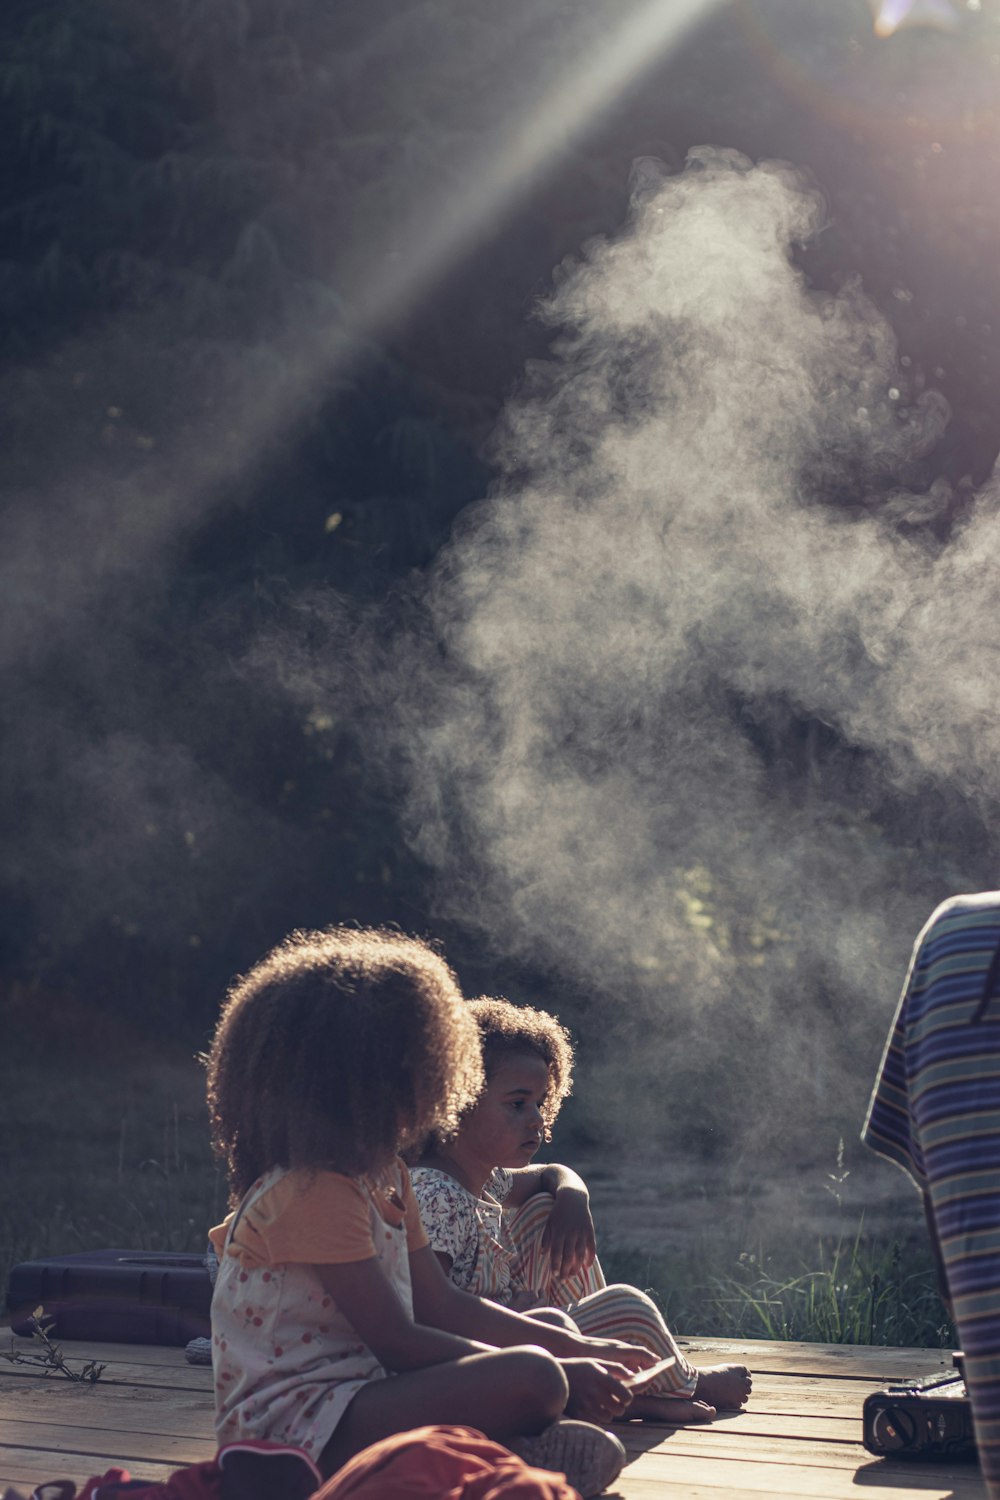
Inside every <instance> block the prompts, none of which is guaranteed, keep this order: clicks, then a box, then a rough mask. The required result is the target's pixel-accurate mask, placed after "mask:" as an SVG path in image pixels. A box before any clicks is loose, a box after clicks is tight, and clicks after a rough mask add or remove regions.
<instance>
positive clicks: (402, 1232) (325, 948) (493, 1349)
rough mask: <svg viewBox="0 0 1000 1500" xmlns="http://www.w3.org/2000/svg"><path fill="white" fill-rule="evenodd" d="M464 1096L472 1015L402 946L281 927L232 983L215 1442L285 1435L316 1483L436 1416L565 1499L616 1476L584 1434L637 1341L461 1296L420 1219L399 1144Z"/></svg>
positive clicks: (212, 1109) (449, 981)
mask: <svg viewBox="0 0 1000 1500" xmlns="http://www.w3.org/2000/svg"><path fill="white" fill-rule="evenodd" d="M481 1083H482V1071H481V1064H480V1057H479V1037H478V1032H477V1029H476V1026H475V1023H474V1021H473V1019H472V1016H471V1013H470V1012H469V1011H468V1009H467V1007H466V1005H465V1003H464V1001H463V1000H462V997H461V995H460V994H459V992H458V989H457V987H456V984H455V981H454V978H453V976H452V974H451V972H450V971H449V969H448V968H447V966H446V965H445V963H444V962H443V961H442V960H441V959H440V958H439V957H437V955H436V954H434V953H433V952H432V951H431V950H430V949H429V948H427V947H426V946H425V945H424V944H423V943H420V942H418V941H416V940H414V939H410V938H406V937H402V936H399V935H397V934H394V933H388V932H374V931H356V930H347V929H343V930H331V931H328V932H307V933H296V934H293V936H292V937H290V938H289V939H287V940H286V942H285V943H283V944H282V945H281V946H280V947H278V948H277V949H275V950H274V952H272V953H270V954H269V955H268V956H267V957H266V958H264V959H263V960H262V961H261V962H260V963H259V964H257V965H256V967H255V968H254V969H252V970H251V971H250V973H249V974H248V975H247V976H246V977H245V978H244V979H242V980H239V981H238V982H237V983H236V984H235V986H234V987H233V989H232V990H231V991H230V993H229V996H228V998H227V1000H226V1003H225V1005H224V1008H223V1011H222V1015H221V1018H220V1020H219V1024H218V1028H217V1030H216V1034H215V1039H214V1042H213V1045H212V1048H211V1052H210V1054H209V1057H208V1101H209V1113H210V1118H211V1123H212V1134H213V1143H214V1145H215V1147H216V1150H217V1151H218V1152H219V1153H220V1154H221V1155H222V1156H223V1158H224V1159H225V1162H226V1166H227V1169H228V1174H229V1182H230V1202H231V1206H232V1209H233V1212H231V1213H230V1215H229V1217H228V1219H227V1220H226V1223H225V1224H224V1225H221V1226H219V1227H218V1228H217V1229H214V1230H213V1231H212V1241H213V1243H214V1245H215V1246H216V1248H217V1250H218V1252H219V1256H220V1266H219V1272H218V1276H217V1279H216V1285H215V1293H214V1297H213V1301H212V1332H213V1344H214V1359H213V1364H214V1372H215V1395H216V1431H217V1433H218V1436H219V1439H220V1441H224V1442H230V1441H233V1440H237V1439H239V1440H246V1439H253V1438H264V1439H271V1440H273V1441H276V1442H282V1443H288V1444H292V1445H295V1446H298V1447H301V1448H303V1449H305V1451H306V1452H307V1453H308V1454H309V1455H310V1456H311V1457H312V1458H313V1459H314V1460H315V1461H316V1462H317V1463H318V1465H319V1467H320V1469H321V1470H322V1472H323V1473H324V1474H330V1473H332V1472H333V1471H334V1470H335V1469H337V1468H338V1467H339V1466H340V1465H341V1464H343V1463H344V1462H345V1461H346V1459H348V1458H349V1457H350V1456H351V1455H352V1454H354V1453H356V1452H358V1451H359V1450H360V1449H362V1448H364V1447H367V1446H368V1445H369V1444H370V1443H372V1442H374V1441H376V1440H377V1439H379V1438H382V1437H385V1436H387V1435H389V1434H391V1433H395V1432H400V1431H403V1430H406V1429H409V1428H413V1427H420V1426H425V1425H433V1424H441V1423H444V1424H456V1425H463V1426H470V1427H475V1428H478V1429H479V1430H480V1431H481V1432H483V1433H485V1434H486V1435H487V1436H489V1437H492V1438H494V1439H498V1440H499V1441H501V1442H503V1443H506V1444H507V1446H508V1447H511V1448H513V1449H514V1450H515V1451H516V1452H518V1453H519V1454H520V1455H521V1456H522V1457H523V1458H525V1459H526V1460H527V1461H528V1462H529V1463H532V1464H534V1465H536V1466H538V1467H540V1468H552V1469H561V1470H563V1472H565V1473H566V1474H567V1477H568V1478H569V1481H570V1483H571V1484H573V1485H574V1486H575V1487H576V1488H577V1489H578V1490H580V1491H581V1492H582V1493H583V1494H584V1495H591V1494H595V1493H597V1492H599V1491H600V1490H601V1489H602V1488H603V1487H604V1485H605V1484H607V1483H609V1482H610V1481H611V1479H613V1478H614V1477H615V1475H616V1474H617V1473H618V1471H619V1469H620V1468H621V1465H622V1463H623V1461H624V1450H623V1449H622V1447H621V1444H620V1443H619V1442H618V1440H617V1439H616V1438H615V1437H613V1436H612V1434H610V1433H607V1432H604V1431H603V1430H602V1427H601V1426H595V1425H590V1424H591V1423H594V1422H600V1423H601V1424H602V1425H603V1424H604V1423H605V1422H606V1421H609V1420H611V1419H612V1418H613V1417H614V1416H616V1415H618V1414H619V1413H620V1412H621V1411H623V1410H625V1409H626V1408H627V1406H628V1404H629V1400H630V1394H631V1393H630V1391H629V1389H628V1388H627V1386H626V1385H625V1384H624V1380H625V1379H626V1378H627V1376H628V1373H629V1371H630V1370H637V1369H641V1368H643V1367H645V1366H648V1365H649V1364H650V1362H651V1361H650V1356H649V1354H648V1353H647V1352H646V1350H645V1349H638V1348H635V1347H633V1346H630V1345H627V1344H623V1343H621V1342H615V1341H608V1340H602V1339H590V1338H586V1337H583V1336H581V1335H580V1334H579V1333H578V1332H576V1331H575V1330H572V1331H570V1330H566V1329H556V1328H553V1327H548V1328H546V1327H543V1326H542V1325H541V1324H538V1323H536V1322H532V1321H530V1320H528V1319H526V1318H524V1317H523V1316H521V1315H520V1314H518V1313H515V1312H511V1311H508V1310H506V1309H504V1308H500V1307H498V1306H495V1305H493V1304H491V1303H488V1302H483V1301H481V1300H480V1299H478V1298H476V1297H471V1296H468V1295H466V1294H465V1293H462V1292H461V1291H459V1290H458V1289H457V1288H456V1287H454V1286H453V1285H452V1284H451V1283H450V1282H449V1281H448V1280H447V1278H446V1277H445V1276H444V1274H443V1272H442V1270H441V1267H440V1265H439V1264H438V1261H437V1259H436V1257H435V1255H434V1253H433V1251H431V1249H430V1248H429V1246H428V1244H427V1238H426V1235H425V1234H424V1231H423V1229H422V1228H421V1225H420V1218H419V1214H418V1212H417V1208H416V1204H415V1203H414V1200H413V1194H412V1189H411V1187H410V1182H409V1177H408V1175H407V1171H406V1168H405V1167H404V1166H403V1164H402V1162H401V1160H400V1158H399V1154H398V1153H399V1151H400V1148H401V1147H404V1146H406V1145H408V1144H412V1143H413V1142H414V1141H415V1140H417V1139H423V1138H424V1137H425V1136H426V1133H427V1131H428V1130H431V1129H433V1130H437V1131H442V1132H444V1133H446V1134H447V1133H448V1132H449V1131H450V1130H451V1129H453V1128H454V1126H455V1124H456V1122H457V1119H458V1116H459V1113H460V1112H461V1111H462V1110H463V1109H465V1108H466V1107H467V1106H468V1105H469V1104H470V1102H471V1101H472V1100H473V1099H474V1098H475V1096H476V1094H477V1093H478V1091H479V1088H480V1086H481ZM515 1346H521V1347H515ZM525 1346H532V1347H525ZM553 1356H555V1357H553ZM387 1377H390V1378H387ZM565 1410H568V1411H569V1412H570V1414H571V1415H573V1416H577V1417H582V1418H585V1419H587V1420H585V1421H560V1420H559V1418H560V1417H561V1416H562V1414H563V1412H564V1411H565Z"/></svg>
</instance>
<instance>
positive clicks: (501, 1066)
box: [459, 1052, 549, 1167]
mask: <svg viewBox="0 0 1000 1500" xmlns="http://www.w3.org/2000/svg"><path fill="white" fill-rule="evenodd" d="M548 1091H549V1070H548V1065H547V1064H546V1063H545V1061H544V1060H543V1059H542V1058H541V1057H539V1056H538V1055H537V1053H534V1052H511V1053H507V1054H505V1055H503V1056H501V1058H500V1061H499V1062H498V1063H497V1066H496V1067H495V1068H494V1070H493V1073H492V1074H491V1076H490V1079H489V1081H488V1083H487V1085H486V1089H485V1091H484V1093H483V1094H482V1095H481V1097H480V1099H479V1102H478V1103H477V1104H476V1106H475V1108H474V1109H472V1110H470V1112H469V1114H468V1115H466V1117H465V1120H464V1121H463V1123H462V1127H461V1129H460V1130H459V1139H460V1140H461V1141H462V1143H463V1145H465V1146H467V1147H470V1148H471V1149H472V1150H473V1151H474V1152H475V1153H476V1155H477V1157H479V1159H480V1160H481V1161H482V1162H485V1163H488V1164H489V1165H490V1167H526V1166H527V1165H528V1163H529V1162H530V1161H531V1158H532V1157H533V1156H534V1154H535V1152H536V1151H537V1150H538V1148H539V1146H540V1145H541V1144H542V1137H543V1133H544V1130H545V1122H544V1120H543V1119H542V1105H543V1104H544V1103H545V1099H546V1096H547V1094H548Z"/></svg>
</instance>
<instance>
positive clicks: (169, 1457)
mask: <svg viewBox="0 0 1000 1500" xmlns="http://www.w3.org/2000/svg"><path fill="white" fill-rule="evenodd" d="M0 1444H5V1445H6V1446H7V1447H8V1448H13V1449H15V1450H16V1449H17V1448H19V1447H21V1446H26V1447H31V1448H48V1449H50V1451H51V1452H52V1453H65V1454H86V1455H87V1456H89V1457H93V1458H101V1459H104V1460H106V1463H105V1467H107V1464H108V1463H121V1464H124V1466H125V1467H126V1468H127V1467H128V1464H127V1460H128V1459H144V1458H155V1459H158V1460H160V1461H161V1462H162V1463H173V1464H174V1465H175V1466H178V1467H179V1466H180V1465H181V1464H194V1463H200V1462H201V1460H202V1459H205V1458H212V1457H214V1455H215V1450H216V1445H215V1439H214V1438H212V1437H197V1436H192V1435H178V1434H177V1433H171V1432H151V1431H150V1430H149V1429H148V1428H141V1427H140V1428H137V1429H136V1430H134V1431H128V1430H125V1429H121V1428H117V1427H111V1428H101V1427H98V1428H94V1427H90V1426H82V1425H76V1424H73V1423H69V1422H27V1421H25V1420H24V1419H23V1418H21V1419H20V1420H18V1421H11V1420H9V1419H8V1418H6V1417H0Z"/></svg>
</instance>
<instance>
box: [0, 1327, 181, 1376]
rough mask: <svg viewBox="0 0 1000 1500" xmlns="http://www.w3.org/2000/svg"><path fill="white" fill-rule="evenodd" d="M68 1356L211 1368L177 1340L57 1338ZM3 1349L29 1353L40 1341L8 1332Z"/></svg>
mask: <svg viewBox="0 0 1000 1500" xmlns="http://www.w3.org/2000/svg"><path fill="white" fill-rule="evenodd" d="M55 1342H56V1343H57V1344H58V1345H59V1347H60V1348H61V1349H62V1351H63V1353H64V1354H65V1356H66V1358H67V1360H69V1362H70V1363H71V1364H73V1365H76V1364H85V1363H86V1362H87V1360H89V1359H96V1360H99V1361H100V1362H101V1364H108V1363H110V1364H125V1365H157V1366H162V1367H165V1368H167V1369H172V1370H197V1369H207V1368H208V1366H206V1365H190V1364H188V1362H187V1360H186V1359H185V1357H184V1350H183V1349H180V1348H178V1347H177V1346H176V1345H173V1344H102V1343H100V1342H98V1341H96V1340H94V1339H56V1341H55ZM0 1343H2V1348H3V1349H5V1350H6V1349H14V1350H15V1351H18V1350H19V1351H21V1352H22V1353H25V1354H37V1353H38V1352H39V1345H38V1342H37V1341H36V1340H35V1339H21V1338H15V1337H14V1336H13V1335H8V1336H7V1337H6V1338H5V1339H2V1340H0Z"/></svg>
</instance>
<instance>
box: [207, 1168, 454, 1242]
mask: <svg viewBox="0 0 1000 1500" xmlns="http://www.w3.org/2000/svg"><path fill="white" fill-rule="evenodd" d="M398 1166H399V1167H400V1168H401V1174H400V1175H401V1177H402V1184H403V1188H402V1195H401V1196H400V1195H398V1194H397V1192H396V1190H395V1189H394V1188H393V1189H392V1191H391V1192H389V1191H386V1189H385V1188H383V1187H380V1186H379V1184H377V1183H376V1184H373V1185H372V1197H373V1199H374V1201H375V1207H376V1209H377V1210H378V1213H379V1214H380V1215H381V1217H382V1218H383V1219H384V1220H385V1222H386V1223H387V1224H389V1225H391V1226H392V1227H393V1228H394V1229H395V1228H396V1227H397V1226H398V1225H400V1224H405V1226H406V1245H407V1249H408V1250H410V1251H413V1250H421V1249H422V1248H423V1247H424V1245H426V1244H427V1235H426V1234H425V1232H424V1227H423V1225H422V1224H421V1222H420V1210H419V1209H418V1208H417V1204H416V1200H415V1198H414V1196H413V1187H412V1185H411V1183H410V1175H409V1173H408V1172H407V1170H406V1167H405V1166H404V1165H403V1163H402V1162H399V1163H398ZM232 1220H233V1215H232V1214H230V1215H229V1217H228V1218H227V1219H226V1221H225V1223H224V1224H217V1225H216V1227H215V1228H214V1229H212V1230H211V1231H210V1232H209V1238H210V1239H211V1241H212V1244H213V1245H214V1246H215V1249H216V1251H217V1253H218V1255H219V1256H220V1258H221V1256H222V1255H223V1253H227V1254H229V1255H232V1256H235V1257H236V1259H238V1260H239V1261H240V1263H241V1265H246V1266H278V1265H285V1264H290V1263H295V1262H298V1263H300V1264H306V1265H311V1266H321V1265H343V1264H346V1263H348V1262H350V1261H356V1260H370V1259H371V1257H372V1256H373V1255H374V1254H375V1244H374V1241H373V1239H372V1227H371V1211H370V1206H369V1200H368V1198H366V1196H365V1194H364V1192H363V1191H362V1189H361V1187H360V1186H359V1184H358V1183H357V1182H356V1181H355V1180H354V1178H353V1177H344V1176H343V1175H342V1174H341V1173H340V1172H304V1171H294V1172H286V1173H285V1174H284V1176H282V1177H281V1178H280V1179H279V1180H278V1181H277V1182H276V1183H275V1184H274V1186H273V1187H271V1188H269V1189H268V1190H267V1192H265V1193H261V1194H260V1196H259V1197H258V1198H256V1199H254V1200H253V1201H252V1202H251V1203H250V1205H249V1207H248V1208H247V1210H246V1212H245V1213H244V1214H242V1215H241V1216H240V1218H239V1221H238V1222H237V1225H236V1228H235V1230H234V1232H233V1237H232V1240H231V1241H230V1244H229V1249H228V1251H226V1249H225V1246H226V1234H227V1232H228V1229H229V1225H230V1224H231V1223H232Z"/></svg>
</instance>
